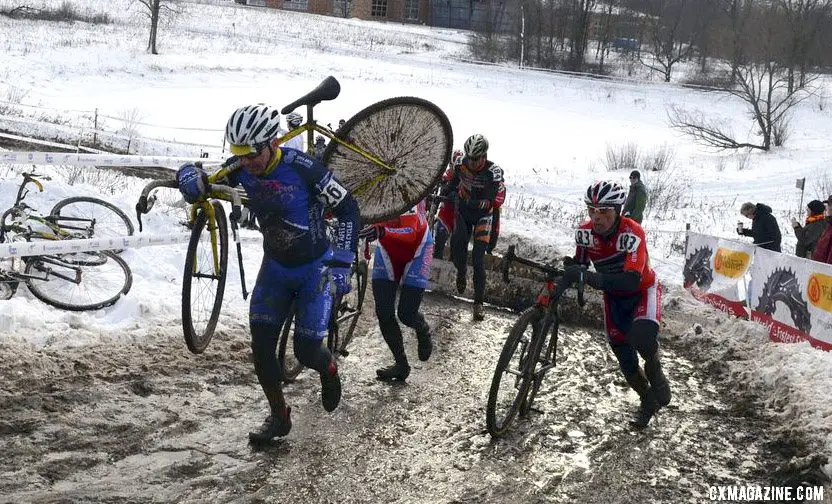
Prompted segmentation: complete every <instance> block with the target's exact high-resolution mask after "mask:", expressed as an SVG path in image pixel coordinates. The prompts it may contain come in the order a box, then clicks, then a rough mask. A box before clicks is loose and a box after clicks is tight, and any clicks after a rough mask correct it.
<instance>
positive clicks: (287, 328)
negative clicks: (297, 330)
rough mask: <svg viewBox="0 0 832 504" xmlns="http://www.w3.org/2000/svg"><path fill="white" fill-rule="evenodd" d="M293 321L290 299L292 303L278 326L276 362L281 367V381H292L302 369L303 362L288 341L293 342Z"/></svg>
mask: <svg viewBox="0 0 832 504" xmlns="http://www.w3.org/2000/svg"><path fill="white" fill-rule="evenodd" d="M294 322H295V302H294V301H292V305H291V306H290V307H289V315H288V316H287V317H286V320H285V321H283V326H282V327H281V328H280V341H279V342H278V346H277V362H278V364H280V367H281V368H282V369H283V381H284V382H287V383H291V382H293V381H294V380H295V378H297V377H298V375H299V374H300V372H301V371H303V364H301V362H300V361H299V360H298V359H297V358H296V357H295V354H294V346H290V342H293V339H292V338H293V336H294V331H293V330H292V329H293V327H294ZM287 356H288V358H287Z"/></svg>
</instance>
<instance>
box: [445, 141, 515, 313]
mask: <svg viewBox="0 0 832 504" xmlns="http://www.w3.org/2000/svg"><path fill="white" fill-rule="evenodd" d="M464 151H465V156H464V157H463V158H462V162H461V163H460V165H459V166H458V167H457V169H456V170H455V171H454V175H453V178H452V179H451V181H450V182H449V183H448V189H447V190H448V193H450V194H454V193H456V195H457V201H456V214H455V216H454V226H453V227H454V229H453V234H452V235H451V258H452V259H453V263H454V266H456V289H457V292H459V293H460V294H462V293H463V292H465V287H466V285H467V283H468V278H467V268H468V242H470V241H471V237H472V235H473V238H474V248H473V251H472V252H471V265H472V266H473V268H474V274H473V277H474V320H482V319H483V318H484V314H483V308H482V303H483V301H484V298H485V263H484V257H485V250H486V248H488V242H489V241H490V239H491V225H492V219H493V212H494V205H495V201H496V200H497V194H498V193H499V191H500V186H501V184H502V182H503V170H502V168H500V167H499V166H497V165H496V164H494V163H493V162H492V161H489V160H488V157H487V154H488V140H487V139H486V138H485V137H484V136H483V135H480V134H475V135H471V136H470V137H469V138H468V140H466V141H465V145H464Z"/></svg>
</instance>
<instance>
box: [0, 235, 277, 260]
mask: <svg viewBox="0 0 832 504" xmlns="http://www.w3.org/2000/svg"><path fill="white" fill-rule="evenodd" d="M190 239H191V235H190V233H177V234H171V235H162V236H159V235H135V236H116V237H113V238H88V239H84V240H44V241H34V242H14V243H3V244H0V257H23V256H38V255H50V254H68V253H73V252H89V251H92V250H121V249H127V248H142V247H155V246H157V245H171V244H175V243H188V241H190ZM228 241H229V242H231V241H233V240H232V238H231V235H230V234H229V236H228ZM262 241H263V237H262V236H260V235H259V234H258V236H241V237H240V243H260V242H262Z"/></svg>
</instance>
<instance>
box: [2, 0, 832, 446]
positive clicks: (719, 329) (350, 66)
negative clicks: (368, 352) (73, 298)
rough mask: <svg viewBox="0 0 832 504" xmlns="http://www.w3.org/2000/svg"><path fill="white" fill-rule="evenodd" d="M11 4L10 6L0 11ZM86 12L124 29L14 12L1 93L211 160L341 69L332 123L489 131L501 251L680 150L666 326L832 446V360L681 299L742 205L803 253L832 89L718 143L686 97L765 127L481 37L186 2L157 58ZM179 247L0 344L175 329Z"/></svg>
mask: <svg viewBox="0 0 832 504" xmlns="http://www.w3.org/2000/svg"><path fill="white" fill-rule="evenodd" d="M16 3H17V2H13V1H11V0H0V8H6V7H9V6H11V5H14V4H16ZM40 3H42V4H44V5H47V4H49V5H57V4H59V3H60V2H59V1H57V0H53V1H43V2H40ZM74 4H75V5H77V6H84V7H81V8H82V9H88V10H89V12H90V13H96V12H105V11H106V12H107V13H108V15H110V16H111V17H112V18H113V19H115V21H116V22H115V23H114V24H110V25H98V26H92V25H86V24H84V23H73V24H67V23H45V22H32V21H15V20H10V19H8V18H5V17H0V47H2V51H3V57H2V58H0V102H13V104H14V103H16V104H19V105H21V107H19V109H20V110H22V111H24V112H25V113H27V114H30V113H34V112H33V111H34V110H38V109H33V108H30V107H23V105H26V106H37V107H42V108H43V109H41V110H46V111H47V112H48V113H50V114H58V115H61V116H63V117H74V115H73V114H76V115H77V114H80V113H78V112H75V111H92V110H95V109H97V110H98V111H99V113H100V114H103V115H108V116H111V117H112V118H121V119H122V121H119V120H117V119H107V120H105V121H104V123H105V124H107V125H111V127H112V128H113V130H118V129H119V128H121V127H123V126H124V124H125V121H127V122H128V123H131V124H130V127H131V128H132V129H134V130H135V131H136V132H137V133H138V134H140V135H142V136H147V137H153V138H163V139H169V140H173V139H175V140H178V141H185V142H191V143H198V144H201V145H207V146H213V147H212V148H209V149H208V150H209V151H211V152H212V153H213V154H216V155H220V154H221V148H222V129H223V127H224V125H225V121H226V119H227V117H228V115H229V114H230V113H231V112H232V111H233V110H234V109H235V108H236V107H238V106H242V105H246V104H249V103H256V102H266V103H270V104H274V105H276V106H282V105H285V104H286V103H288V102H290V101H292V100H293V99H295V98H296V97H298V96H300V95H302V94H304V93H306V92H307V91H309V90H310V89H312V88H313V87H314V86H316V85H317V84H318V83H319V82H320V81H321V80H322V79H323V78H324V77H326V76H327V75H334V76H336V77H337V78H338V80H339V81H340V83H341V88H342V91H341V95H340V97H339V98H338V99H337V100H335V101H332V102H325V103H323V104H321V105H320V106H318V107H317V108H316V113H317V116H318V118H319V120H320V121H322V122H325V123H326V122H333V123H335V122H337V120H338V119H340V118H348V117H349V116H350V115H352V114H354V113H355V112H357V111H358V110H360V109H361V108H363V107H364V106H366V105H369V104H370V103H373V102H375V101H377V100H379V99H382V98H387V97H392V96H399V95H414V96H419V97H423V98H426V99H428V100H431V101H433V102H434V103H436V104H437V105H439V106H440V107H441V108H442V109H443V110H444V111H445V112H446V114H447V115H448V117H449V118H450V120H451V123H452V125H453V128H454V138H455V144H456V145H461V144H462V142H463V141H464V139H465V138H466V137H467V136H468V135H470V134H472V133H474V132H479V133H483V134H485V135H486V136H487V137H488V138H489V140H490V143H491V148H490V151H489V157H490V158H491V159H492V160H494V161H495V162H496V163H498V164H500V165H501V166H502V167H503V169H504V171H505V174H506V178H507V181H508V190H509V194H510V197H511V198H512V199H510V200H509V202H508V204H507V207H508V210H507V212H506V219H505V222H504V228H503V229H504V240H505V241H506V242H508V241H511V240H522V241H524V242H526V241H528V242H534V243H536V244H538V245H541V246H545V247H552V249H553V250H557V251H558V252H559V253H568V251H569V250H570V249H571V248H572V245H571V239H572V233H571V229H572V227H573V226H574V224H575V223H576V221H577V219H579V218H581V217H582V216H583V213H582V204H581V194H582V192H583V191H584V190H585V188H586V186H587V185H588V184H589V183H591V182H592V181H593V180H595V179H599V178H611V179H615V180H617V181H619V182H622V183H626V180H627V175H628V173H629V172H628V171H619V172H607V171H606V170H605V168H604V159H605V156H606V153H607V149H608V148H613V149H617V148H620V147H623V146H625V145H627V144H635V145H637V146H638V148H639V149H640V150H641V151H642V152H643V153H649V152H655V151H656V150H658V149H663V148H664V149H667V150H668V151H670V152H671V153H672V163H671V167H670V168H668V169H667V170H666V171H663V172H651V173H644V177H645V179H646V183H647V185H648V186H650V185H651V184H658V183H668V182H667V181H668V180H670V181H672V182H670V183H671V184H673V185H674V186H675V187H677V188H679V190H680V192H679V194H680V197H679V198H678V199H677V201H676V202H675V204H674V205H672V206H671V207H669V208H668V209H667V211H664V212H656V211H653V212H650V213H648V216H647V218H646V219H645V221H644V223H643V225H644V227H645V229H646V230H647V231H648V238H649V240H650V242H651V243H650V245H651V247H650V253H651V260H652V261H653V264H654V266H655V267H656V269H657V271H658V273H659V276H660V278H661V280H662V281H663V282H664V283H665V284H667V285H669V286H671V287H672V288H671V289H670V294H669V295H668V296H667V297H668V298H669V299H671V300H674V299H675V301H674V302H673V306H668V307H667V308H666V315H667V316H668V317H670V318H673V319H674V320H675V321H676V322H677V323H675V324H669V325H668V327H669V328H670V327H672V328H673V329H674V332H673V333H672V335H671V336H670V337H673V338H689V339H690V340H692V341H698V342H699V344H698V345H692V348H695V349H697V351H700V352H702V354H703V355H704V356H705V357H707V356H708V355H710V356H711V357H712V358H719V359H722V358H723V357H725V356H726V355H728V353H727V350H726V349H731V352H730V359H727V360H728V361H729V367H730V369H731V372H732V373H733V374H734V376H735V377H736V379H737V381H738V383H742V384H745V386H749V385H750V386H754V387H755V388H757V387H758V388H759V389H760V390H763V391H768V392H769V393H770V394H771V402H770V406H771V407H772V409H773V410H774V412H775V414H776V415H778V417H779V418H781V419H782V422H783V423H782V425H781V426H782V427H786V428H792V427H793V428H796V429H797V428H799V429H805V430H809V431H811V432H813V433H814V434H815V435H816V436H817V439H818V440H819V441H820V442H821V443H824V444H825V452H826V453H832V435H830V432H832V403H830V401H828V399H827V398H826V397H825V395H824V393H825V392H826V391H828V390H830V388H832V354H827V353H823V352H819V351H816V350H813V349H811V348H809V347H808V345H804V344H798V345H775V344H771V343H768V342H767V341H766V338H765V336H764V332H763V331H762V329H761V328H759V327H758V326H756V325H754V324H750V323H747V322H743V321H737V320H729V321H724V322H723V320H725V319H726V316H724V315H722V314H717V313H715V312H713V310H711V309H710V308H708V307H705V306H701V305H699V304H698V303H697V302H695V301H693V300H692V298H690V297H689V296H687V295H686V294H685V293H684V292H680V289H679V285H680V284H681V270H682V265H683V257H682V255H681V253H680V250H679V246H680V244H681V243H683V242H684V229H685V224H686V223H690V224H691V226H692V229H693V230H694V231H699V232H704V233H708V234H713V235H719V236H726V237H735V236H736V235H735V234H734V228H735V226H736V222H737V221H738V220H741V217H740V215H739V207H740V205H741V204H742V203H743V202H744V201H752V202H763V203H766V204H768V205H770V206H771V207H772V208H773V209H774V214H775V216H776V217H777V219H778V221H779V222H780V226H781V230H782V232H783V236H784V249H785V250H786V251H791V250H793V248H794V243H795V238H794V234H793V232H792V230H791V228H790V226H789V224H788V221H789V217H791V216H794V215H796V214H797V213H798V209H799V201H800V193H799V191H798V190H797V189H795V179H797V178H802V177H806V179H807V182H806V195H805V198H804V204H805V203H806V202H807V201H808V200H810V199H815V198H817V199H826V197H827V196H828V194H826V192H830V189H831V188H832V182H830V181H829V180H828V179H827V174H826V171H825V169H828V167H829V166H830V164H832V144H830V142H829V138H832V112H831V111H830V110H831V109H830V106H829V104H828V103H825V99H824V98H823V97H825V96H829V95H830V86H829V83H828V82H825V83H823V82H822V85H823V86H825V87H822V88H821V89H820V90H819V91H818V92H817V94H816V96H814V97H812V98H809V99H807V100H805V101H804V102H802V103H801V104H799V105H798V106H797V107H796V108H795V109H794V114H793V117H792V119H791V124H792V135H791V137H790V139H789V141H788V143H787V144H786V146H785V147H782V148H776V149H774V150H773V151H771V152H769V153H763V152H751V153H745V152H741V153H738V152H713V151H709V150H707V149H704V148H702V147H701V146H698V145H697V144H695V143H693V142H692V140H691V139H690V138H688V137H685V136H681V135H679V134H678V133H677V132H675V131H673V130H671V129H670V128H669V127H668V121H667V109H668V107H669V106H670V105H676V106H681V107H683V108H685V109H687V110H691V111H701V112H704V113H707V114H708V115H709V116H712V117H715V118H719V119H721V120H724V121H726V123H728V124H731V125H732V127H733V129H734V131H737V132H741V133H740V136H744V135H745V134H748V135H751V134H753V131H752V130H753V125H752V124H751V121H750V120H749V119H748V116H747V112H746V110H745V108H744V105H743V104H742V103H741V102H740V101H739V100H737V99H735V98H732V97H729V96H726V95H724V94H718V93H714V92H707V91H701V90H693V89H688V88H682V87H680V86H677V85H674V84H670V85H668V84H664V83H658V82H647V81H643V82H624V81H615V82H613V81H600V80H595V79H585V78H581V77H570V76H563V75H556V74H550V73H544V72H534V71H523V70H518V69H515V68H508V67H494V66H484V65H475V64H468V63H463V62H460V61H459V59H460V58H463V57H465V56H466V55H467V53H466V48H467V46H466V43H467V34H466V33H464V32H460V31H455V30H445V29H432V28H427V27H417V26H410V25H407V26H402V25H396V24H390V23H370V22H364V21H359V20H340V19H334V18H327V17H320V16H307V15H303V14H298V13H292V12H281V11H272V10H266V9H255V8H247V7H242V6H239V5H237V4H235V3H233V2H231V1H229V2H225V3H221V4H216V5H213V4H200V3H182V4H181V8H182V11H183V13H182V14H181V15H180V16H178V17H176V18H173V19H170V20H168V21H166V22H165V23H164V24H163V25H162V26H161V27H160V35H159V51H160V54H159V55H157V56H151V55H148V54H147V53H146V52H145V50H144V49H145V45H146V37H147V27H146V26H145V22H144V19H143V17H142V16H141V13H140V12H139V11H137V7H136V6H137V5H138V4H137V3H134V2H129V1H128V0H112V1H107V2H104V1H93V0H89V1H76V2H74ZM0 106H11V105H8V103H0ZM80 115H83V114H80ZM128 118H133V119H134V120H133V121H129V120H127V119H128ZM136 119H137V120H136ZM137 122H138V123H144V124H148V125H155V126H143V125H140V124H136V123H137ZM2 124H3V118H2V117H0V125H2ZM174 128H176V129H174ZM184 128H189V129H187V130H186V129H184ZM198 130H199V131H198ZM181 153H182V154H194V149H193V148H191V147H183V148H182V152H181ZM22 170H31V166H0V176H2V181H0V208H7V207H8V206H9V204H10V202H11V201H12V199H13V197H14V188H15V187H16V185H17V183H18V180H19V176H18V173H19V172H20V171H22ZM38 171H39V172H40V173H51V174H52V176H53V180H51V181H49V182H48V184H47V186H46V191H45V192H44V193H43V194H32V195H31V196H30V197H29V198H28V199H27V201H28V202H29V204H30V205H32V206H34V207H35V208H38V209H40V210H43V211H47V210H48V209H49V208H51V206H52V204H53V203H54V202H55V201H57V200H59V199H61V198H62V197H65V196H68V195H75V194H90V195H99V196H102V197H105V198H107V199H109V200H110V201H113V202H114V203H116V204H118V205H119V206H121V207H122V208H123V209H125V211H127V212H128V213H129V214H132V208H133V206H134V204H135V201H136V199H137V197H138V193H139V191H140V188H141V186H142V184H143V182H142V181H138V180H135V179H119V180H118V181H112V180H105V181H104V182H102V181H101V180H97V181H96V180H95V179H96V178H100V177H106V176H105V175H100V176H88V177H87V180H88V181H89V183H75V184H74V185H71V186H70V185H69V184H68V183H67V182H68V181H69V180H70V179H71V178H72V173H73V171H72V170H71V169H68V168H52V167H42V168H38ZM529 197H534V198H535V200H536V203H537V204H538V205H540V204H543V203H545V202H551V203H553V206H554V207H556V208H559V209H560V210H559V211H558V212H552V213H550V214H545V213H542V212H534V211H531V212H530V211H525V210H521V209H518V207H519V205H520V200H521V199H522V198H529ZM176 202H177V199H176V197H175V196H174V195H171V196H170V197H168V198H165V199H163V201H162V203H163V204H162V205H159V207H158V208H156V209H154V211H153V212H152V213H151V214H150V215H148V216H146V217H145V226H146V229H148V231H150V232H153V233H160V234H164V233H173V232H183V230H182V228H181V227H180V226H178V224H177V223H178V221H179V220H180V219H182V218H183V217H184V211H183V209H182V208H181V207H178V206H176ZM804 215H805V213H804ZM246 233H251V234H250V235H249V236H252V237H256V236H257V235H256V233H253V232H246ZM244 255H245V258H246V268H247V273H248V278H249V284H251V281H252V280H251V279H252V278H253V275H254V272H255V271H256V268H257V265H258V264H259V259H260V252H259V250H258V246H257V245H256V244H248V245H246V246H245V247H244ZM183 256H184V246H164V247H155V248H145V249H139V250H129V251H126V252H125V254H124V257H125V258H126V259H127V260H128V261H129V263H130V265H131V268H132V269H133V272H134V276H135V280H134V285H133V288H132V291H131V292H130V294H129V296H127V297H126V298H125V299H123V300H121V301H120V302H119V303H117V304H116V305H115V306H113V307H111V308H108V309H105V310H101V311H99V312H94V313H68V312H62V311H58V310H54V309H52V308H50V307H48V306H45V305H44V304H42V303H40V302H38V301H37V300H34V299H33V298H31V296H30V295H29V294H28V293H27V292H20V293H18V294H17V296H15V297H14V298H12V299H11V300H9V301H5V302H3V303H0V342H2V341H3V340H22V341H26V342H30V343H32V344H34V345H37V346H44V345H45V346H50V347H53V346H58V347H60V346H62V345H69V346H79V345H84V344H88V343H93V342H96V341H106V340H109V339H112V338H122V337H129V338H144V337H148V338H153V337H154V334H155V333H156V330H157V329H158V328H161V327H170V326H171V325H175V324H177V323H178V321H179V317H180V314H179V312H180V297H179V293H180V282H181V269H182V263H183ZM229 264H231V265H232V266H231V273H230V276H229V285H228V286H227V290H226V294H227V295H226V300H225V310H224V313H225V314H227V315H228V316H229V317H232V319H239V320H244V319H245V316H246V312H247V304H246V302H245V301H244V300H243V299H242V296H241V294H240V286H239V276H238V274H237V269H236V260H233V261H229ZM250 286H251V285H249V287H250ZM21 290H22V291H23V289H21ZM680 321H681V322H680ZM702 321H710V322H709V324H710V325H709V326H708V327H706V330H705V331H703V332H702V334H695V333H693V332H692V331H690V328H691V327H692V326H693V324H694V323H696V322H699V323H702ZM685 324H687V325H685Z"/></svg>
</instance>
